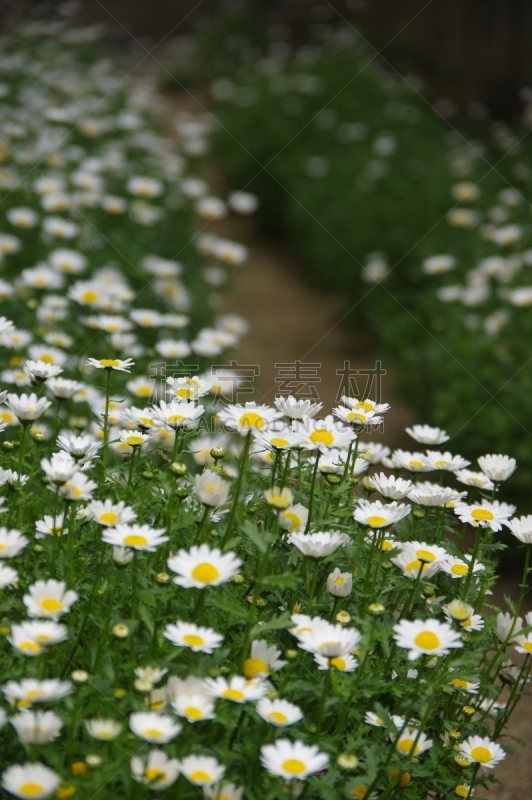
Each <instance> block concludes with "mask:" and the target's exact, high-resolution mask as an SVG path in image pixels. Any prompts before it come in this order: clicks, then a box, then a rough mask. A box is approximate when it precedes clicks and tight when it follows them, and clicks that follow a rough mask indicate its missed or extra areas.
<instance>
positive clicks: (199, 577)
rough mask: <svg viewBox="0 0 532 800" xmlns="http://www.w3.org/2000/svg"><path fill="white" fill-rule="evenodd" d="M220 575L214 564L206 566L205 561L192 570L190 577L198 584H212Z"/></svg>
mask: <svg viewBox="0 0 532 800" xmlns="http://www.w3.org/2000/svg"><path fill="white" fill-rule="evenodd" d="M219 575H220V573H219V572H218V570H217V569H216V567H215V566H214V564H208V563H207V562H206V561H205V562H203V563H202V564H198V565H197V567H194V569H193V570H192V577H193V578H194V580H196V581H199V582H200V583H212V582H213V581H215V580H216V578H217V577H218V576H219Z"/></svg>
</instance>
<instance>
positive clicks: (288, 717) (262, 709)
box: [256, 697, 303, 728]
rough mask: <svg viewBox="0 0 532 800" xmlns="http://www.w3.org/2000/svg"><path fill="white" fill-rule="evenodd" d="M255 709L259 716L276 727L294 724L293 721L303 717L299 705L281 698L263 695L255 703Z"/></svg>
mask: <svg viewBox="0 0 532 800" xmlns="http://www.w3.org/2000/svg"><path fill="white" fill-rule="evenodd" d="M256 709H257V714H258V715H259V717H262V719H263V720H265V722H268V723H269V724H270V725H275V726H276V727H278V728H284V727H286V726H287V725H294V723H296V722H299V720H300V719H303V712H302V711H301V709H300V708H299V706H296V705H294V704H293V703H289V702H288V700H281V698H276V699H275V700H270V699H269V698H267V697H263V698H262V699H261V700H259V702H258V703H257V705H256Z"/></svg>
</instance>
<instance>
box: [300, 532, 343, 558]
mask: <svg viewBox="0 0 532 800" xmlns="http://www.w3.org/2000/svg"><path fill="white" fill-rule="evenodd" d="M288 542H289V544H293V545H295V547H297V549H298V550H300V551H301V552H302V553H303V555H306V556H311V557H312V558H325V557H326V556H330V555H331V553H335V552H336V550H338V548H339V547H343V546H344V545H346V544H349V542H350V539H349V536H348V535H347V533H340V531H318V532H317V533H301V532H300V531H296V532H295V533H291V534H290V536H289V537H288Z"/></svg>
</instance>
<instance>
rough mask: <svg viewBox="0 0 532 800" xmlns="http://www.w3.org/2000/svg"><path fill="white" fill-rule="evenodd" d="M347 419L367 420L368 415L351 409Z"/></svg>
mask: <svg viewBox="0 0 532 800" xmlns="http://www.w3.org/2000/svg"><path fill="white" fill-rule="evenodd" d="M346 417H347V419H350V420H355V422H365V421H366V415H365V414H362V413H357V412H356V411H350V412H349V414H346Z"/></svg>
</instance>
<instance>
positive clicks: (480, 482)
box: [455, 469, 494, 489]
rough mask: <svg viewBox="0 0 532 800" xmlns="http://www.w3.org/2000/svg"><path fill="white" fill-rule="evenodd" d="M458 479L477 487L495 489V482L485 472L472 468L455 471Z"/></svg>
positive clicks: (467, 484) (466, 484)
mask: <svg viewBox="0 0 532 800" xmlns="http://www.w3.org/2000/svg"><path fill="white" fill-rule="evenodd" d="M455 475H456V480H458V481H460V483H463V484H465V486H475V487H476V488H477V489H493V488H494V483H493V482H492V481H491V480H490V479H489V478H488V477H487V475H484V473H483V472H473V471H472V470H470V469H458V470H456V472H455Z"/></svg>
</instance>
